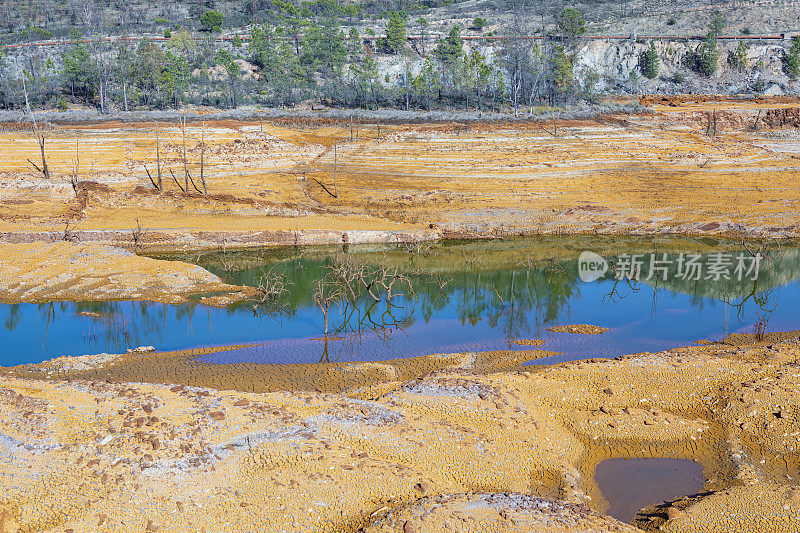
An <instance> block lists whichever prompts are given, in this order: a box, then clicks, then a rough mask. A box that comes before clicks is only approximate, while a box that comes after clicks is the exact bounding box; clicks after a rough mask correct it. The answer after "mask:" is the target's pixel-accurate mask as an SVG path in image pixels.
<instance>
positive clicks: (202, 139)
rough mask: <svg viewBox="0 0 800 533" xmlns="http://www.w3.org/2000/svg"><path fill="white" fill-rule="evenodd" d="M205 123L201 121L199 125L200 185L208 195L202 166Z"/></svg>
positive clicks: (204, 146)
mask: <svg viewBox="0 0 800 533" xmlns="http://www.w3.org/2000/svg"><path fill="white" fill-rule="evenodd" d="M205 131H206V123H205V121H203V122H202V123H201V126H200V185H202V187H203V195H205V196H208V189H207V188H206V178H205V175H204V174H203V167H204V163H205V155H206V138H205Z"/></svg>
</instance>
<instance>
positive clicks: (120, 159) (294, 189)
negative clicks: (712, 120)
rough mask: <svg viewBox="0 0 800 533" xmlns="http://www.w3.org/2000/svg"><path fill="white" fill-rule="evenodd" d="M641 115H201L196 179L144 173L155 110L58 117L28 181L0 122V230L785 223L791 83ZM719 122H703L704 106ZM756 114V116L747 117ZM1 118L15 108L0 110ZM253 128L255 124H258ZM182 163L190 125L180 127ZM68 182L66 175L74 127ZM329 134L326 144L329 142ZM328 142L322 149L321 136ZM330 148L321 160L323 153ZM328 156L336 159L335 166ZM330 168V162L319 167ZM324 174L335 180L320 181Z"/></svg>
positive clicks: (30, 146)
mask: <svg viewBox="0 0 800 533" xmlns="http://www.w3.org/2000/svg"><path fill="white" fill-rule="evenodd" d="M643 104H644V105H645V106H646V107H647V108H648V111H650V112H649V113H648V114H641V115H618V116H616V115H601V116H600V117H598V118H597V119H595V120H591V119H586V120H573V121H542V122H536V121H532V122H529V123H509V124H471V125H465V124H408V125H385V124H384V125H381V126H380V130H381V135H380V138H378V134H377V129H378V125H376V124H371V125H370V124H360V125H357V126H356V128H355V129H356V130H357V131H355V132H354V133H355V135H354V136H353V138H352V140H351V137H350V135H351V133H350V124H349V123H348V124H342V125H338V124H335V123H331V122H325V121H319V122H309V123H307V124H301V123H299V122H295V123H292V122H287V121H284V122H266V123H264V124H258V123H252V122H251V123H248V122H235V121H216V122H214V121H210V122H208V123H207V124H206V129H205V133H204V134H203V135H204V137H205V142H206V143H207V145H208V149H207V151H206V156H207V160H206V172H207V176H208V187H209V191H210V194H209V196H208V197H203V196H202V195H199V194H196V193H195V194H184V193H182V192H181V191H180V190H179V189H178V186H177V184H176V183H174V182H173V181H172V178H171V177H170V176H169V174H167V173H166V171H165V174H166V177H167V181H166V187H165V189H166V190H165V192H164V193H163V194H158V193H156V192H155V191H153V190H152V186H150V184H149V181H148V180H147V177H146V174H145V172H144V165H148V166H149V168H150V170H151V173H152V172H153V170H154V166H155V161H154V158H155V156H154V154H155V127H154V126H155V125H154V124H149V123H136V124H122V123H103V124H86V125H61V126H58V127H57V128H56V129H54V130H53V131H52V132H51V133H49V137H48V147H49V151H50V158H51V161H50V167H51V169H52V172H53V173H54V175H55V177H54V178H53V179H52V180H49V181H47V180H44V179H42V178H41V176H38V175H36V174H35V173H33V172H31V169H30V165H29V163H28V162H27V161H26V159H27V158H29V157H30V158H34V160H35V157H36V156H37V150H38V146H37V144H36V141H35V139H33V137H32V136H31V135H30V134H29V133H26V132H21V131H7V132H4V133H0V155H2V157H3V161H4V165H3V168H2V169H0V170H2V172H0V232H2V233H3V235H2V240H3V241H5V242H29V241H33V240H59V239H60V237H59V235H60V234H63V232H64V228H65V223H66V222H67V221H69V222H70V224H71V231H73V232H74V234H75V236H76V237H77V238H78V239H80V240H83V241H93V242H101V243H105V244H116V245H120V244H128V245H129V244H130V241H131V230H132V229H133V228H135V227H136V225H137V220H138V222H140V223H141V225H142V227H143V228H144V230H145V231H144V232H143V234H142V243H143V244H144V245H146V246H148V247H150V248H165V249H174V248H219V247H222V248H224V247H226V246H258V245H265V244H324V243H328V244H331V243H342V242H348V243H355V242H372V243H374V242H397V241H413V240H421V239H436V238H441V237H447V236H459V235H460V236H470V235H475V236H489V235H494V236H497V235H517V234H564V233H588V234H611V235H620V234H715V235H716V234H728V235H731V234H737V235H738V234H740V233H741V232H742V231H746V232H748V233H749V234H750V235H751V236H760V237H767V238H780V237H787V236H798V235H800V225H798V220H797V207H798V202H800V192H798V189H797V187H796V186H795V176H796V172H797V160H796V153H795V152H796V145H797V141H798V136H797V131H796V127H795V126H796V125H797V124H798V123H800V120H799V119H798V118H799V117H800V104H798V102H797V101H796V100H792V99H786V98H782V99H772V100H770V99H759V100H758V101H741V100H731V101H722V100H720V101H690V100H689V101H684V100H682V99H681V98H679V97H678V98H672V99H669V98H667V99H666V100H665V99H657V98H646V99H644V100H643ZM712 111H715V112H717V116H718V119H717V123H718V128H717V133H716V135H714V136H711V135H706V134H705V133H706V129H707V128H706V126H707V124H706V122H707V113H709V112H712ZM756 121H758V124H756ZM7 126H8V128H9V129H11V130H17V129H18V128H15V127H14V125H7ZM262 128H263V131H262ZM187 131H188V133H187V135H188V139H187V146H188V158H189V166H190V171H192V172H194V174H196V173H197V167H198V166H199V148H198V145H199V141H200V137H201V132H200V126H199V125H198V124H196V123H195V124H191V125H190V126H189V127H188V129H187ZM161 139H162V147H161V148H162V154H163V161H162V163H163V165H164V167H165V168H172V169H173V171H175V173H176V175H177V176H178V177H182V173H181V171H182V159H181V134H180V131H179V128H177V127H176V126H175V125H171V124H162V130H161ZM76 140H77V141H78V142H79V146H80V150H81V154H82V157H81V165H82V167H81V168H82V169H83V170H82V171H81V172H80V174H81V176H80V186H79V187H78V191H77V193H76V192H75V191H73V190H72V187H71V185H70V181H69V175H68V173H69V169H71V165H72V161H73V159H74V150H75V141H76ZM334 144H336V145H337V148H336V149H335V150H334V149H333V146H334ZM334 152H335V153H334ZM334 159H335V164H334ZM334 167H335V168H334ZM334 170H335V172H334ZM334 173H335V176H336V180H335V181H336V197H334V196H332V195H331V194H329V193H328V192H326V191H325V189H324V188H323V187H322V186H321V185H320V184H322V185H325V186H326V187H328V188H329V189H330V187H332V186H333V183H334Z"/></svg>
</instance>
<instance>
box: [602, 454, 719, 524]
mask: <svg viewBox="0 0 800 533" xmlns="http://www.w3.org/2000/svg"><path fill="white" fill-rule="evenodd" d="M594 479H595V481H597V484H598V485H599V486H600V490H601V491H602V493H603V497H604V498H605V499H606V501H607V502H608V504H609V509H608V512H607V514H608V515H610V516H613V517H614V518H616V519H617V520H621V521H622V522H627V523H631V522H633V519H634V518H635V517H636V513H638V512H639V510H640V509H643V508H645V507H647V506H649V505H653V504H658V503H662V502H664V501H667V500H674V499H675V498H680V497H682V496H688V495H690V494H696V493H698V492H700V491H701V490H702V489H703V468H702V467H701V466H700V465H699V464H698V463H695V462H694V461H691V460H689V459H664V458H660V459H619V458H615V459H607V460H605V461H603V462H602V463H600V464H599V465H597V470H596V471H595V475H594Z"/></svg>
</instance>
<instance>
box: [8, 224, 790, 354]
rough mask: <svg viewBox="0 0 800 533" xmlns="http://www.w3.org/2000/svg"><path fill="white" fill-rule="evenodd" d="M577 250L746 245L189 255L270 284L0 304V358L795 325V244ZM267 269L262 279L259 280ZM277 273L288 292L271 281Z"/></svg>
mask: <svg viewBox="0 0 800 533" xmlns="http://www.w3.org/2000/svg"><path fill="white" fill-rule="evenodd" d="M585 248H590V249H594V250H596V251H598V253H601V255H603V257H605V258H606V259H607V260H608V261H609V262H611V263H614V262H615V261H616V260H617V259H618V258H619V257H621V256H623V255H625V254H630V253H642V254H643V257H642V261H643V263H642V264H643V268H649V267H650V266H651V264H650V263H649V262H650V261H652V260H653V258H656V259H662V260H663V259H664V258H667V259H671V260H673V261H674V262H675V264H676V265H677V258H678V257H679V256H680V254H681V253H688V252H691V253H694V254H699V255H700V257H701V260H702V261H712V259H711V256H712V254H714V253H718V252H719V251H720V250H723V251H726V252H730V251H736V250H740V248H737V247H736V246H735V245H733V244H728V243H720V242H707V241H677V242H674V241H663V240H660V241H630V240H625V241H619V240H616V241H615V240H610V239H607V240H605V241H598V240H597V239H594V240H591V241H589V240H587V238H575V239H524V240H517V241H496V242H485V241H483V242H448V243H438V244H435V245H430V246H427V247H425V248H424V249H423V248H416V249H413V248H412V249H410V250H409V248H408V247H404V246H383V247H375V246H372V247H370V246H363V247H358V246H350V247H348V248H347V249H345V250H343V249H342V248H341V247H339V248H335V247H328V248H311V249H301V248H293V247H285V248H273V249H268V250H251V251H243V252H225V253H223V252H208V253H200V254H198V253H194V254H191V255H190V256H186V257H181V258H182V259H184V260H191V261H193V262H196V263H198V264H200V265H201V266H204V267H205V268H208V269H209V270H211V271H213V272H215V273H217V274H218V275H220V276H221V277H223V278H224V279H225V280H226V281H228V282H230V283H236V284H248V285H252V286H259V284H261V286H263V287H265V288H266V289H269V290H267V291H266V292H267V293H268V297H266V298H262V299H260V300H259V301H257V302H241V303H239V304H236V305H234V306H231V307H229V308H227V309H216V308H210V307H207V306H204V305H200V304H199V303H198V302H197V301H196V300H195V301H192V302H189V303H187V304H183V305H163V304H158V303H149V302H103V303H69V302H59V303H51V304H40V305H35V304H14V305H3V306H2V307H0V317H1V318H2V319H3V325H4V329H3V330H2V331H0V346H3V347H4V350H3V352H2V357H3V361H2V362H0V364H6V365H7V364H17V363H23V362H38V361H41V360H44V359H47V358H50V357H54V356H58V355H80V354H83V353H95V352H100V351H106V352H120V351H124V350H125V349H127V348H130V347H134V346H138V345H153V346H156V347H157V348H158V349H163V350H168V349H178V348H187V347H197V346H207V345H220V344H229V343H230V344H233V343H247V342H259V343H261V344H260V345H259V346H256V347H252V348H248V349H246V350H238V351H235V352H234V351H231V352H222V353H220V354H215V355H212V356H207V357H208V359H209V360H217V361H258V362H274V363H286V362H316V361H319V360H322V361H336V360H381V359H387V358H391V357H404V356H414V355H422V354H426V353H436V352H449V351H478V350H490V349H516V346H515V345H514V344H512V343H511V341H512V340H514V339H519V338H534V337H536V338H543V339H545V340H546V344H545V345H544V347H543V348H545V349H548V350H554V351H561V352H565V354H566V355H565V356H564V357H563V358H577V357H591V356H598V355H600V356H602V355H618V354H622V353H633V352H637V351H645V350H647V351H653V350H660V349H665V348H669V347H671V346H677V345H682V344H689V343H691V342H692V341H694V340H696V339H699V338H709V337H713V338H719V337H721V336H723V335H725V334H727V333H728V332H729V331H730V332H734V331H739V332H756V333H758V332H759V331H761V332H764V331H766V329H767V327H769V328H770V329H796V328H798V327H800V323H798V322H800V313H798V312H797V311H798V307H800V303H799V301H798V298H797V293H798V283H797V280H798V278H800V262H798V259H799V258H800V257H799V256H798V254H800V250H798V249H797V248H784V249H780V250H772V251H770V256H769V258H770V260H769V261H764V262H763V263H762V264H761V265H760V268H759V270H758V275H757V276H756V279H743V280H741V281H740V280H736V279H705V278H700V279H683V278H681V277H680V276H678V275H677V274H678V272H677V271H676V270H674V269H675V268H677V267H672V268H673V270H670V269H669V268H667V269H665V270H663V271H661V274H662V275H658V276H653V277H650V278H649V279H641V281H638V282H635V281H631V280H626V279H624V280H616V279H614V271H613V270H611V271H609V272H608V273H607V274H606V276H605V277H603V278H602V279H600V280H598V281H595V282H591V283H585V282H581V281H580V280H579V279H578V259H577V258H578V255H579V253H580V252H581V251H582V249H585ZM651 253H653V254H659V255H657V256H651V255H649V254H651ZM660 254H667V255H666V256H662V255H660ZM343 264H347V265H350V266H349V267H347V268H344V267H343V266H342V265H343ZM348 269H349V270H348ZM265 276H266V277H267V278H268V281H269V280H270V279H271V280H272V281H271V282H270V283H267V284H266V285H265V284H264V278H265ZM275 280H281V283H283V284H284V289H285V290H280V291H278V290H276V289H275V285H274V282H275ZM326 310H327V312H326ZM326 316H327V320H326ZM566 323H592V324H597V325H603V326H608V327H611V328H612V331H611V332H609V333H607V334H604V335H603V336H602V337H593V338H587V337H584V336H577V335H569V334H554V333H550V332H548V331H547V330H546V328H547V327H549V326H552V325H557V324H566Z"/></svg>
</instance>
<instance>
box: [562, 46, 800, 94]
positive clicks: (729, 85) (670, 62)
mask: <svg viewBox="0 0 800 533" xmlns="http://www.w3.org/2000/svg"><path fill="white" fill-rule="evenodd" d="M738 44H739V41H725V42H722V41H720V43H719V51H720V59H719V68H718V70H717V72H716V73H715V74H714V75H713V76H710V77H706V76H702V75H700V74H697V73H695V72H694V71H692V70H691V68H690V67H689V64H688V63H689V60H690V57H691V54H692V52H693V51H694V50H695V49H696V48H697V46H698V45H699V42H697V41H656V42H655V46H656V50H657V51H658V55H659V59H660V68H659V74H658V76H657V77H656V78H655V79H653V80H650V79H648V78H645V77H644V76H643V75H642V73H641V70H640V57H641V56H642V54H643V53H644V52H645V51H646V50H647V48H648V47H649V46H650V43H649V42H644V41H633V40H630V41H600V40H592V41H588V42H587V43H586V44H585V45H584V46H583V47H582V48H581V50H580V51H579V53H578V57H577V61H576V63H575V72H576V74H577V76H578V78H579V80H581V81H583V80H585V79H586V78H587V75H588V73H589V72H592V71H593V72H595V73H597V74H598V76H599V79H600V81H599V83H598V85H597V86H596V90H598V91H600V92H603V91H610V92H632V93H643V94H682V93H700V94H702V93H715V94H740V93H757V94H766V95H771V96H776V95H781V94H795V93H796V92H797V84H796V82H793V81H792V80H790V79H789V77H788V76H787V75H786V74H785V72H784V70H783V62H784V57H785V54H786V49H787V47H788V42H787V44H786V47H785V46H784V44H783V43H772V44H750V45H748V46H747V66H746V68H744V69H743V70H742V71H740V70H738V69H734V68H732V67H731V66H730V65H729V64H728V56H729V54H730V53H732V52H733V51H734V50H735V49H736V47H737V46H738ZM631 72H634V73H635V77H636V78H638V80H637V82H636V83H634V82H633V81H632V79H631ZM681 78H682V79H681Z"/></svg>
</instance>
